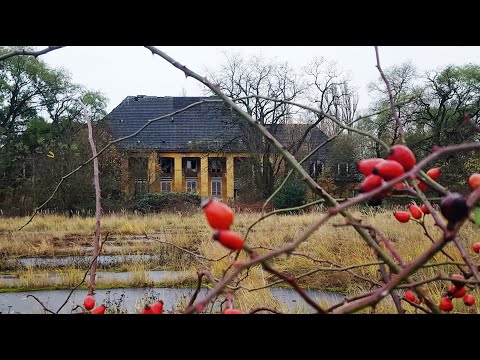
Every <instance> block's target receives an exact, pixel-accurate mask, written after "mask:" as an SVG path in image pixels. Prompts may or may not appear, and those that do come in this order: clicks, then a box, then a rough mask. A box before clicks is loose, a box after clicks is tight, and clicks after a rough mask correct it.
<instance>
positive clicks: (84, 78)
mask: <svg viewBox="0 0 480 360" xmlns="http://www.w3.org/2000/svg"><path fill="white" fill-rule="evenodd" d="M40 48H43V47H40ZM158 48H159V49H161V50H162V51H165V52H166V53H167V54H168V55H170V56H172V57H173V58H174V59H176V60H177V61H179V62H180V63H182V64H184V65H186V66H187V67H189V68H190V69H192V70H194V71H196V72H199V73H200V74H204V73H205V70H206V69H209V70H213V71H215V70H217V69H218V68H219V66H220V64H222V63H224V62H225V56H224V55H223V51H225V50H226V51H228V52H236V53H240V54H242V55H245V56H247V57H248V56H251V55H262V56H263V57H266V58H275V59H277V60H278V61H287V62H288V63H289V64H290V65H291V66H292V67H293V68H296V69H300V68H301V67H303V66H305V65H307V64H308V63H309V62H310V61H311V60H312V59H313V58H314V57H321V56H323V57H325V58H326V59H328V60H334V61H336V62H337V63H338V65H339V66H340V67H341V68H342V69H343V70H345V71H346V72H348V73H349V74H350V78H351V80H352V84H353V85H354V86H355V87H356V88H357V90H358V92H359V97H360V101H359V109H364V108H365V107H366V106H367V105H368V104H369V102H370V100H371V98H370V97H369V95H368V92H367V85H368V83H369V82H371V81H372V80H375V79H377V77H378V71H377V69H376V68H375V51H374V48H373V47H372V46H158ZM379 49H380V59H381V65H382V67H383V68H384V69H385V68H387V67H389V66H391V65H399V64H401V63H403V62H405V61H409V60H410V61H412V62H413V64H414V65H416V66H417V68H418V69H419V70H420V71H423V70H427V69H435V68H438V67H441V66H444V65H448V64H457V65H462V64H467V63H477V64H479V63H480V47H479V46H430V47H429V46H382V47H380V48H379ZM42 59H43V60H44V61H45V62H47V63H48V64H50V65H53V66H61V67H63V68H65V69H67V70H68V71H69V72H70V73H71V75H72V78H73V80H74V81H75V82H77V83H80V84H82V85H84V86H86V87H87V88H89V89H94V90H100V91H102V92H103V93H104V94H105V95H106V96H107V97H108V98H109V100H110V101H109V104H108V111H111V110H112V109H113V108H114V107H115V106H117V105H118V104H119V103H120V102H121V101H122V100H123V99H124V98H125V97H126V96H129V95H152V96H181V95H182V88H184V89H185V90H186V94H187V96H201V95H202V86H203V85H201V84H199V83H198V82H197V81H196V80H195V79H192V78H188V79H185V76H184V74H183V73H182V72H181V71H179V70H178V69H175V68H174V67H173V66H172V65H170V64H169V63H167V62H166V61H164V60H163V59H161V58H160V57H158V56H153V55H152V54H151V52H150V51H148V50H146V49H145V48H143V47H128V46H124V47H117V46H111V47H83V46H71V47H66V48H62V49H60V50H56V51H53V52H50V53H48V54H46V55H44V56H42Z"/></svg>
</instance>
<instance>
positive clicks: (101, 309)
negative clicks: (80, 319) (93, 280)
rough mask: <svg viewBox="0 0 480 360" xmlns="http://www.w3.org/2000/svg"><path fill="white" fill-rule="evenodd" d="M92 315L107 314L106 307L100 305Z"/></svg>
mask: <svg viewBox="0 0 480 360" xmlns="http://www.w3.org/2000/svg"><path fill="white" fill-rule="evenodd" d="M92 314H105V306H104V305H100V306H99V307H97V308H96V309H95V310H92Z"/></svg>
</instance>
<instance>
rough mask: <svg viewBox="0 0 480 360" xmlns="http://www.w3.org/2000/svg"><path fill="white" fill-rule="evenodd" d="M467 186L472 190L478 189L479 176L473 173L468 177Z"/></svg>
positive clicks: (479, 184) (479, 183)
mask: <svg viewBox="0 0 480 360" xmlns="http://www.w3.org/2000/svg"><path fill="white" fill-rule="evenodd" d="M468 185H469V186H470V188H471V189H472V190H475V189H476V188H478V187H479V186H480V174H477V173H475V174H472V175H470V177H469V178H468Z"/></svg>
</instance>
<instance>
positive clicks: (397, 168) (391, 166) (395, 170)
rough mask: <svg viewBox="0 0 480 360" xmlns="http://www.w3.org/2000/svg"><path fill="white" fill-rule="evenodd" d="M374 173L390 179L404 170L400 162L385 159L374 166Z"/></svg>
mask: <svg viewBox="0 0 480 360" xmlns="http://www.w3.org/2000/svg"><path fill="white" fill-rule="evenodd" d="M373 173H374V174H375V175H379V176H381V177H382V178H383V179H385V180H387V181H388V180H391V179H394V178H396V177H398V176H400V175H402V174H403V173H404V170H403V166H402V165H401V164H400V163H398V162H396V161H392V160H385V161H384V162H382V163H380V164H378V165H377V166H375V167H374V168H373Z"/></svg>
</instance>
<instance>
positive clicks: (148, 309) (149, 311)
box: [140, 305, 153, 314]
mask: <svg viewBox="0 0 480 360" xmlns="http://www.w3.org/2000/svg"><path fill="white" fill-rule="evenodd" d="M140 314H153V311H152V307H151V306H150V305H145V307H144V308H143V309H142V310H141V311H140Z"/></svg>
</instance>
